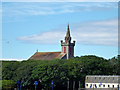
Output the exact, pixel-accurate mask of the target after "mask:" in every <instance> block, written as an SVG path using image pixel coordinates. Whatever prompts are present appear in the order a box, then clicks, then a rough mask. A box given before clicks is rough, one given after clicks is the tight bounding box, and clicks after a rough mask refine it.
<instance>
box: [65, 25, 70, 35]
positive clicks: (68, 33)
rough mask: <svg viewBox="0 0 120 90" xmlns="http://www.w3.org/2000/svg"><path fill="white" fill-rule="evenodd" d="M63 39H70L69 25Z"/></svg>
mask: <svg viewBox="0 0 120 90" xmlns="http://www.w3.org/2000/svg"><path fill="white" fill-rule="evenodd" d="M65 37H70V29H69V24H68V26H67V33H66V36H65Z"/></svg>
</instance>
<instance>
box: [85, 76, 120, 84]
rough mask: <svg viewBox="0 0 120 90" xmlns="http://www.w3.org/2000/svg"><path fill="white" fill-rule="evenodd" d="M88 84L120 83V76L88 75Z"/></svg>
mask: <svg viewBox="0 0 120 90" xmlns="http://www.w3.org/2000/svg"><path fill="white" fill-rule="evenodd" d="M85 82H86V83H120V75H87V76H86V81H85Z"/></svg>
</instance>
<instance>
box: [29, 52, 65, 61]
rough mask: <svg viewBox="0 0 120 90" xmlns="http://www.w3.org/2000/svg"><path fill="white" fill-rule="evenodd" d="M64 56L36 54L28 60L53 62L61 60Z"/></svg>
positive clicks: (53, 53)
mask: <svg viewBox="0 0 120 90" xmlns="http://www.w3.org/2000/svg"><path fill="white" fill-rule="evenodd" d="M65 55H66V54H63V53H61V52H36V53H35V54H34V55H33V56H31V57H30V58H29V60H53V59H62V58H63V57H64V56H65Z"/></svg>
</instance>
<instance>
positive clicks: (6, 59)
mask: <svg viewBox="0 0 120 90" xmlns="http://www.w3.org/2000/svg"><path fill="white" fill-rule="evenodd" d="M24 60H28V59H13V58H0V61H24Z"/></svg>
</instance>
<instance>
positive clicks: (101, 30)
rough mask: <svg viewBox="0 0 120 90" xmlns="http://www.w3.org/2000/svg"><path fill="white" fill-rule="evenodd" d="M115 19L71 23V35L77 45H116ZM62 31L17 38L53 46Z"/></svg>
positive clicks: (61, 35) (60, 36) (63, 34)
mask: <svg viewBox="0 0 120 90" xmlns="http://www.w3.org/2000/svg"><path fill="white" fill-rule="evenodd" d="M117 22H118V21H117V19H112V20H105V21H91V22H86V23H85V22H84V23H73V24H71V25H70V27H71V35H72V38H73V39H74V40H76V41H77V43H81V44H93V45H94V44H97V45H115V46H117V44H118V27H117V26H118V25H117ZM65 28H66V27H65ZM65 33H66V32H65V31H63V30H60V29H59V30H52V31H49V32H43V33H40V34H35V35H30V36H23V37H19V38H18V40H21V41H24V42H29V43H38V44H55V43H58V42H60V40H61V39H63V38H64V36H65Z"/></svg>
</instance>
